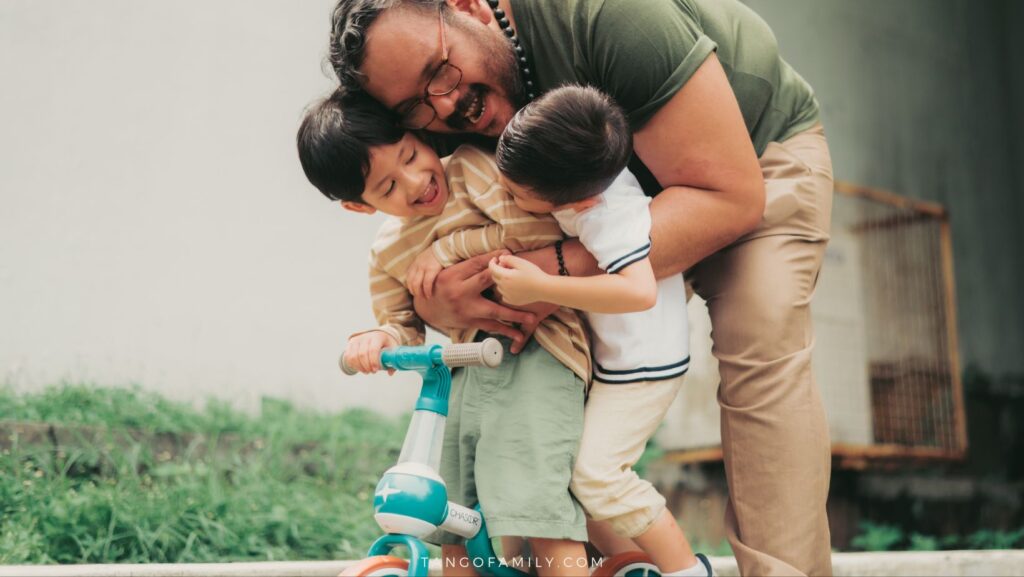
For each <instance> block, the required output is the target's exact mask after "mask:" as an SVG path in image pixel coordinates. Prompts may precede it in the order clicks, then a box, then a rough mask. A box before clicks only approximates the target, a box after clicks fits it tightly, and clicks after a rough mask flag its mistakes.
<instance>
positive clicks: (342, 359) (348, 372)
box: [338, 351, 359, 377]
mask: <svg viewBox="0 0 1024 577" xmlns="http://www.w3.org/2000/svg"><path fill="white" fill-rule="evenodd" d="M338 368H339V369H341V372H343V373H345V374H346V375H348V376H350V377H351V376H353V375H356V374H358V373H359V371H357V370H355V369H353V368H352V367H350V366H348V364H346V363H345V352H344V351H342V353H341V356H340V357H338Z"/></svg>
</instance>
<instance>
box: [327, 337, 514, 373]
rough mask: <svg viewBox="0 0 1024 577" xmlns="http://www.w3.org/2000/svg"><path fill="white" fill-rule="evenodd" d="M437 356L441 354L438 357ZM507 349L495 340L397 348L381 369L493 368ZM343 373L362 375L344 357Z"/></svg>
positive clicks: (383, 356)
mask: <svg viewBox="0 0 1024 577" xmlns="http://www.w3.org/2000/svg"><path fill="white" fill-rule="evenodd" d="M438 352H439V353H440V354H438ZM504 355H505V349H504V348H503V347H502V346H501V342H499V341H498V339H495V338H487V339H484V340H483V341H480V342H479V343H463V344H458V345H448V346H446V347H441V346H438V345H434V346H433V347H397V348H394V349H385V351H384V352H382V353H381V365H382V366H383V367H384V368H387V369H400V370H402V369H404V370H408V369H414V368H426V367H430V366H436V365H438V364H442V363H443V364H444V365H446V366H448V367H451V368H455V367H470V366H480V367H488V368H492V369H493V368H494V367H496V366H498V365H500V364H501V359H502V357H504ZM338 367H339V368H340V369H341V372H343V373H345V374H346V375H349V376H352V375H355V374H356V373H358V372H359V371H357V370H355V369H354V368H352V367H350V366H348V365H347V364H346V363H345V353H342V354H341V357H340V358H339V359H338Z"/></svg>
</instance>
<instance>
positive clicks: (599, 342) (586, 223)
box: [553, 169, 690, 384]
mask: <svg viewBox="0 0 1024 577" xmlns="http://www.w3.org/2000/svg"><path fill="white" fill-rule="evenodd" d="M650 202H651V199H650V198H648V197H646V196H644V192H643V189H641V188H640V183H639V182H637V179H636V177H635V176H633V174H632V173H631V172H630V171H629V169H625V170H623V171H622V173H621V174H619V176H617V177H616V178H615V181H614V182H612V184H611V185H610V186H609V187H608V188H607V190H605V191H604V192H602V193H601V196H600V200H599V202H598V203H597V204H596V205H594V206H593V207H591V208H588V209H586V210H584V211H582V212H577V211H575V210H572V209H568V210H560V211H557V212H554V213H553V216H554V217H555V219H556V220H558V224H559V225H561V227H562V230H563V231H565V234H567V235H569V236H574V237H578V238H579V239H580V242H581V243H583V246H584V247H585V248H586V249H587V251H588V252H590V254H592V255H594V258H596V259H597V264H598V266H599V267H601V269H602V270H604V271H605V272H606V273H608V274H614V273H617V272H619V271H621V270H622V269H624V268H626V267H627V266H629V265H630V264H633V263H635V262H636V261H638V260H642V259H644V258H646V257H647V256H648V255H649V254H650V252H651V213H650V209H649V207H648V205H649V204H650ZM584 314H585V315H586V316H587V321H588V322H589V323H590V328H591V332H592V334H593V346H592V347H591V349H592V351H593V356H594V379H595V380H597V381H600V382H602V383H612V384H625V383H634V382H638V381H657V380H663V379H670V378H673V377H677V376H679V375H682V374H683V373H685V372H686V370H687V369H688V368H689V367H690V346H689V345H690V340H689V339H690V335H689V329H688V326H687V322H686V287H685V285H684V284H683V275H681V274H679V275H674V276H671V277H668V278H664V279H661V280H660V281H658V302H657V304H656V305H654V307H652V308H651V309H649V310H646V311H641V312H636V313H624V314H602V313H591V312H587V313H584Z"/></svg>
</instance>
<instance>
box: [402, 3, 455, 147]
mask: <svg viewBox="0 0 1024 577" xmlns="http://www.w3.org/2000/svg"><path fill="white" fill-rule="evenodd" d="M437 13H438V17H439V24H440V27H441V65H440V66H438V67H437V70H435V71H434V74H433V75H432V76H431V77H430V81H429V82H427V89H426V90H425V91H424V93H423V96H422V97H420V98H417V99H416V100H415V101H413V102H412V103H411V104H410V105H409V106H408V107H407V108H406V109H405V111H404V112H402V126H404V127H406V128H408V129H411V130H420V129H422V128H426V127H427V126H428V125H429V124H430V123H431V122H433V121H434V119H435V118H437V111H436V110H434V105H433V104H431V103H430V100H429V99H430V97H431V96H444V95H445V94H450V93H451V92H452V91H453V90H455V89H456V88H458V87H459V83H460V82H462V70H461V69H460V68H459V67H458V66H455V65H454V64H449V63H448V42H447V39H446V38H445V34H444V13H443V12H441V10H440V9H438V11H437Z"/></svg>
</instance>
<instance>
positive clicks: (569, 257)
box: [518, 186, 764, 279]
mask: <svg viewBox="0 0 1024 577" xmlns="http://www.w3.org/2000/svg"><path fill="white" fill-rule="evenodd" d="M722 198H723V197H722V195H720V194H716V193H713V192H710V191H707V190H703V189H699V188H689V187H682V186H673V187H670V188H666V189H665V190H663V191H662V192H661V194H659V195H658V196H656V197H655V198H654V200H652V201H651V256H650V258H651V265H652V267H653V268H654V276H655V277H656V278H659V279H662V278H665V277H669V276H672V275H677V274H679V273H681V272H683V271H685V270H687V269H689V268H690V267H692V266H693V265H695V264H697V263H698V262H700V261H701V260H703V259H704V258H706V257H708V256H709V255H712V254H714V253H715V252H717V251H718V250H721V249H722V248H724V247H726V246H728V245H729V244H730V243H732V242H733V241H735V240H736V239H738V238H739V237H741V236H743V235H744V234H746V233H748V232H750V231H751V230H753V229H754V228H755V227H756V226H757V224H758V223H759V222H760V221H761V214H762V213H763V212H764V207H763V204H762V205H759V206H753V207H751V206H737V205H736V204H733V203H729V202H725V201H723V200H722ZM518 256H522V257H523V258H526V259H527V260H529V261H531V262H532V263H533V264H535V265H537V266H539V267H540V268H541V269H543V270H544V272H547V273H548V274H558V259H557V257H556V256H555V249H554V248H553V247H548V248H543V249H540V250H534V251H530V252H526V253H521V254H519V255H518ZM562 256H563V257H564V260H565V268H566V269H568V270H569V274H570V275H571V276H591V275H595V274H602V273H604V271H603V270H601V269H600V268H598V266H597V261H596V260H595V259H594V257H593V255H591V254H590V253H589V252H587V249H585V248H584V247H583V245H582V244H580V241H579V240H578V239H575V238H573V239H569V240H566V241H565V242H564V243H563V244H562Z"/></svg>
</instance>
